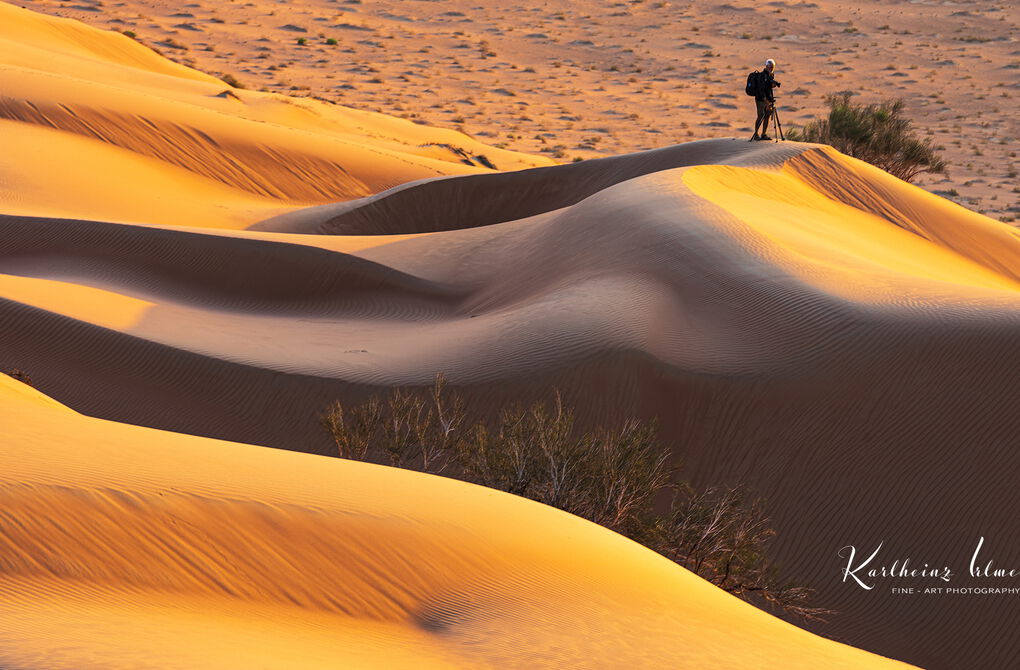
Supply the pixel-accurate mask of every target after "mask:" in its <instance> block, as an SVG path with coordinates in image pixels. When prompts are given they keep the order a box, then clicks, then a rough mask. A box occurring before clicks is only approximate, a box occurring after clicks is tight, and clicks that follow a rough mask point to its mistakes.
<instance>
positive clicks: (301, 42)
mask: <svg viewBox="0 0 1020 670" xmlns="http://www.w3.org/2000/svg"><path fill="white" fill-rule="evenodd" d="M297 44H298V46H299V47H303V46H304V45H306V44H308V38H307V37H299V38H297Z"/></svg>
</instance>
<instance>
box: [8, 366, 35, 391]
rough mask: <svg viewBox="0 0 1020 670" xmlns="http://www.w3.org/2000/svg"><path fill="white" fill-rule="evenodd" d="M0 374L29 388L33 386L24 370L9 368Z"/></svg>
mask: <svg viewBox="0 0 1020 670" xmlns="http://www.w3.org/2000/svg"><path fill="white" fill-rule="evenodd" d="M0 374H4V375H7V376H8V377H10V378H11V379H16V380H18V381H19V382H21V383H22V384H28V385H29V386H33V387H34V386H35V385H34V384H33V383H32V378H31V377H29V376H28V373H27V372H25V371H24V370H18V369H17V368H11V369H9V370H7V369H5V370H0Z"/></svg>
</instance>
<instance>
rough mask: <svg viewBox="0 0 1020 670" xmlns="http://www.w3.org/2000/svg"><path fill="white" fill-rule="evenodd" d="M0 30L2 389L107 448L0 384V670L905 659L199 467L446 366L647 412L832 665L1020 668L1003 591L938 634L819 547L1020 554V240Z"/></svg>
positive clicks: (301, 434) (617, 572)
mask: <svg viewBox="0 0 1020 670" xmlns="http://www.w3.org/2000/svg"><path fill="white" fill-rule="evenodd" d="M0 17H2V19H3V21H0V34H2V35H3V39H4V44H5V45H6V46H7V47H9V48H8V49H7V50H6V53H9V54H12V55H10V56H2V57H4V58H7V57H9V58H11V59H15V58H17V59H21V60H20V61H17V62H15V61H14V60H11V61H5V62H6V63H9V64H7V65H5V66H4V67H2V68H0V77H2V84H3V86H4V87H5V88H4V90H3V96H4V97H3V98H2V99H0V110H2V111H3V114H4V118H5V120H3V121H0V124H2V128H3V129H4V130H5V131H6V132H7V133H9V134H10V136H11V139H10V140H9V142H10V146H12V147H13V149H12V150H11V152H9V153H7V154H5V155H4V157H3V158H0V170H2V171H3V172H2V175H3V178H2V179H0V188H2V189H6V190H4V191H2V192H3V194H4V195H3V198H2V200H0V205H2V206H0V342H2V343H3V350H2V353H0V369H10V368H18V369H21V370H24V371H26V372H27V373H28V374H29V375H30V376H31V377H32V379H33V381H34V383H35V384H36V385H37V386H38V388H39V389H40V390H41V391H42V392H43V393H45V394H46V396H49V397H52V398H54V399H56V400H57V401H59V402H61V403H64V404H65V405H67V406H68V407H70V408H73V409H74V410H75V411H76V412H81V413H82V415H90V416H92V417H98V418H87V417H86V416H82V415H79V414H75V413H74V412H72V411H71V410H69V409H66V408H63V407H60V406H57V405H56V404H55V403H54V402H53V401H50V400H48V399H46V398H45V397H44V396H42V395H40V394H36V393H34V392H32V391H30V390H28V389H27V388H25V387H22V386H19V385H16V384H14V383H13V382H7V381H4V382H3V391H2V393H4V394H5V399H4V400H3V402H0V412H3V421H0V425H2V426H3V428H2V430H3V441H2V445H3V446H2V449H0V459H3V463H2V467H0V490H2V493H0V495H3V496H5V498H4V500H5V502H4V505H3V507H2V509H3V513H4V514H6V516H2V517H0V521H2V523H3V524H4V525H3V526H0V530H2V531H3V532H2V533H0V542H4V543H6V544H5V545H4V546H3V549H4V551H2V552H0V589H2V591H0V595H3V598H2V599H0V608H6V609H0V612H2V614H3V616H2V617H0V619H2V620H3V621H4V624H3V625H2V626H0V665H3V666H4V667H7V666H12V667H15V668H19V670H20V668H22V667H28V668H36V667H67V666H72V667H111V666H114V667H117V666H120V665H124V666H129V665H130V666H133V667H146V663H148V664H149V667H161V668H162V667H202V665H203V664H205V666H207V667H225V666H230V665H231V664H235V663H236V664H237V665H238V666H240V665H242V664H243V665H244V666H245V667H248V666H250V665H252V663H253V662H254V660H255V659H260V660H261V659H267V660H265V661H264V662H266V663H276V664H277V666H278V667H293V664H294V653H295V650H298V649H300V650H303V651H302V652H301V653H302V654H304V655H305V656H303V657H302V666H303V667H316V665H317V664H318V665H326V664H329V665H330V666H331V667H335V664H336V659H337V658H341V659H345V660H347V661H348V662H349V664H350V665H352V666H356V665H358V664H362V665H363V666H367V667H373V666H374V667H378V666H379V665H381V664H385V665H387V666H390V667H393V666H398V667H399V665H400V664H402V663H403V664H408V665H409V664H411V663H412V662H414V659H417V658H427V659H428V660H430V661H431V662H433V663H434V664H436V665H439V666H440V667H442V665H443V664H446V665H449V666H452V667H463V666H465V665H467V666H471V667H485V665H486V664H491V665H493V666H508V667H514V666H517V667H536V666H538V665H540V664H541V663H546V664H549V665H551V664H553V663H556V664H557V665H559V666H561V667H619V666H622V665H623V664H625V663H626V664H627V665H629V666H633V665H635V664H637V665H642V664H643V665H647V666H650V667H656V666H657V667H678V666H679V667H697V668H703V667H733V668H744V667H777V668H794V667H798V666H797V664H798V663H799V664H800V665H801V667H806V668H807V667H810V668H836V667H869V666H868V664H869V663H872V664H879V665H881V664H883V663H885V664H886V665H888V663H886V662H884V661H882V660H880V659H877V658H876V657H874V656H869V655H867V654H864V653H863V652H858V651H856V650H852V649H849V648H847V647H843V646H840V645H837V644H835V643H831V642H828V641H825V640H822V639H820V638H818V637H815V636H813V635H810V634H808V633H806V632H803V631H800V630H798V629H796V628H793V627H791V626H788V625H786V624H784V623H782V622H779V621H778V620H776V619H774V618H771V617H769V616H767V615H765V614H764V613H761V612H759V611H757V610H754V609H752V608H750V607H749V606H747V605H744V604H742V603H740V602H738V601H736V600H734V599H732V598H730V597H729V596H727V595H725V594H723V593H721V592H719V591H718V590H714V589H711V588H708V587H707V585H705V584H704V583H703V582H701V581H700V580H697V579H696V578H694V577H692V576H691V575H689V574H688V573H685V572H683V571H682V570H680V569H679V568H677V567H676V566H674V565H672V564H669V563H668V562H666V561H664V560H662V559H660V558H658V557H656V556H655V555H654V554H651V553H650V552H647V551H644V550H642V549H640V548H639V547H637V546H636V545H633V544H631V543H628V542H625V541H624V540H622V539H621V538H619V537H617V536H614V535H612V534H610V533H607V532H606V531H603V530H600V529H598V528H596V527H593V526H589V525H587V524H584V523H582V522H580V521H577V520H576V519H572V518H570V517H567V516H566V515H562V514H560V513H558V512H555V511H552V510H547V509H543V508H540V507H538V506H536V505H533V504H531V503H528V502H525V501H522V500H518V499H513V498H511V497H508V496H503V495H501V494H497V493H494V492H486V491H484V490H480V489H477V488H473V487H470V486H466V485H463V484H459V483H456V482H451V481H443V480H437V479H434V478H430V477H424V476H418V475H414V474H411V473H404V472H392V471H389V470H386V469H381V468H376V467H371V466H365V465H360V464H357V463H342V462H337V461H330V460H326V459H322V458H318V457H313V456H309V455H305V454H293V453H285V452H283V451H276V450H263V449H256V448H255V447H251V446H243V445H238V444H232V443H227V442H217V441H213V440H210V439H208V438H219V439H222V440H230V441H231V442H245V443H249V444H256V445H267V446H272V447H279V448H282V449H289V450H294V451H304V452H312V453H316V452H318V453H326V452H328V450H329V444H328V442H327V440H326V438H325V436H324V435H323V434H322V433H321V430H320V429H319V427H318V424H317V421H316V417H317V415H318V413H319V412H320V411H321V410H322V408H323V407H324V406H325V405H326V403H327V402H329V401H331V400H333V399H334V398H337V397H340V398H344V399H345V400H349V401H353V400H357V399H359V398H362V397H365V396H366V395H367V394H368V393H370V392H373V391H377V390H379V389H385V388H389V387H392V386H394V385H422V384H428V383H430V382H431V380H432V379H433V376H434V375H435V373H436V372H437V371H443V372H445V373H446V375H447V377H448V378H449V380H450V382H451V383H452V384H454V385H456V386H457V387H459V388H460V389H461V390H463V391H465V392H466V394H467V395H468V397H469V398H470V400H471V402H472V404H473V405H474V406H475V408H476V409H479V410H481V411H491V410H492V409H494V408H496V407H499V406H501V405H502V404H503V403H504V402H506V401H508V400H511V399H514V400H517V399H525V400H527V399H532V398H538V397H547V396H548V394H549V392H550V389H552V388H553V387H558V388H560V389H562V390H563V392H564V393H565V395H566V396H567V397H568V398H569V399H570V400H571V401H572V402H573V403H575V404H576V405H577V406H578V410H579V412H580V420H581V421H582V422H588V423H591V422H593V421H595V420H596V419H598V420H616V419H620V418H623V417H629V416H635V415H637V416H645V417H651V416H657V417H659V419H660V420H661V422H662V429H663V433H664V436H665V437H666V438H667V440H668V441H669V442H670V443H671V444H672V447H673V449H674V452H675V455H676V456H677V457H678V458H679V459H682V460H683V462H684V463H685V465H686V469H687V473H688V475H689V476H690V477H691V478H692V479H693V480H694V481H695V483H697V484H709V485H714V484H724V483H732V484H736V483H743V484H747V485H750V486H752V487H753V488H755V489H756V490H757V491H758V492H760V493H762V494H763V495H764V496H765V497H766V498H767V500H768V505H769V512H770V513H771V515H772V516H773V519H774V525H775V528H776V529H777V531H778V538H777V540H776V542H775V546H774V548H775V551H776V555H777V558H778V559H779V561H780V562H781V564H782V568H783V571H784V575H785V576H788V577H790V578H791V579H793V580H795V581H796V582H798V583H801V584H804V585H806V586H810V587H813V588H815V589H817V590H818V598H817V600H818V603H819V604H821V605H823V606H825V607H830V608H833V609H836V610H838V611H839V614H838V615H837V616H835V617H834V618H833V620H832V621H831V622H830V623H829V624H827V625H825V626H824V627H819V628H817V629H816V630H818V631H819V632H822V633H824V634H825V635H827V636H832V637H836V638H838V639H840V640H841V641H845V642H848V643H850V644H853V645H854V646H857V647H861V648H864V649H867V650H869V651H872V652H875V653H880V654H882V655H884V656H889V657H892V658H898V659H901V660H903V661H907V662H910V663H915V664H918V665H921V666H924V667H928V668H932V669H938V668H961V667H975V668H1000V667H1005V666H1006V665H1008V663H1009V662H1011V660H1012V659H1015V658H1016V657H1017V655H1018V654H1020V648H1018V645H1020V642H1018V639H1017V638H1016V637H1015V636H1014V635H1013V631H1014V629H1015V628H1016V624H1017V623H1018V621H1017V617H1016V608H1015V607H1012V606H1011V604H1010V601H1009V600H1007V599H995V598H991V599H986V598H969V597H960V598H942V599H938V600H935V601H930V602H929V603H928V604H926V606H924V607H920V606H919V605H918V603H917V601H916V600H913V601H912V600H909V599H906V598H903V597H899V596H896V595H893V594H890V593H888V592H864V591H862V590H860V589H858V588H857V587H854V586H852V585H848V584H845V583H843V582H842V581H841V580H840V578H839V569H840V563H841V562H840V560H839V559H838V558H837V556H836V552H837V551H838V549H839V548H840V547H842V546H844V545H846V544H848V543H856V544H859V545H862V546H867V545H871V546H874V545H875V544H877V542H878V541H880V540H885V541H886V542H887V546H888V548H889V551H890V553H893V554H895V553H900V554H906V553H909V552H911V551H914V550H916V548H918V547H921V548H922V549H925V548H931V551H933V552H935V553H936V554H938V555H935V556H933V557H932V558H931V560H932V561H941V560H949V558H948V557H950V556H958V555H965V554H966V551H967V549H968V548H972V547H973V542H974V540H975V533H980V534H983V535H985V536H987V537H989V538H992V541H993V542H994V543H995V545H996V546H997V547H998V552H999V553H998V560H999V561H1000V562H1001V563H1002V564H1004V565H1009V564H1010V562H1011V561H1013V562H1014V563H1017V564H1020V556H1013V555H1010V553H1009V552H1010V551H1014V552H1015V548H1013V547H1011V546H1010V545H1009V542H1010V539H1011V538H1014V537H1016V534H1017V532H1018V531H1020V526H1018V525H1017V523H1018V522H1017V519H1018V518H1020V516H1018V514H1017V512H1018V511H1020V509H1018V508H1017V499H1016V496H1015V490H1014V489H1015V487H1014V482H1013V481H1012V479H1013V474H1014V473H1015V472H1016V471H1017V469H1018V468H1020V455H1018V454H1020V452H1017V450H1016V448H1015V447H1016V439H1017V438H1016V435H1017V434H1020V413H1017V412H1016V407H1017V406H1018V400H1020V397H1018V392H1017V390H1016V388H1015V382H1016V371H1017V370H1018V369H1020V346H1018V345H1020V310H1018V307H1020V292H1018V289H1020V236H1018V234H1017V231H1016V230H1015V229H1013V228H1011V227H1009V226H1007V225H1005V224H1002V223H999V222H996V221H993V220H991V219H988V218H985V217H983V216H980V215H978V214H975V213H973V212H969V211H967V210H965V209H963V208H961V207H959V206H957V205H955V204H953V203H951V202H948V201H946V200H944V199H942V198H939V197H937V196H934V195H931V194H929V193H926V192H924V191H922V190H921V189H919V188H915V187H913V186H909V185H907V184H905V183H903V182H900V181H898V180H896V179H894V178H892V177H890V176H888V175H886V174H885V173H882V172H880V171H878V170H876V169H874V168H872V167H869V166H867V165H865V164H862V163H860V162H858V161H855V160H853V159H849V158H847V157H845V156H842V155H840V154H838V153H836V152H835V151H833V150H831V149H829V148H826V147H820V146H813V145H804V144H777V145H772V144H762V143H756V144H751V143H748V142H746V141H743V140H737V139H714V140H704V141H699V142H690V143H686V144H682V145H674V146H667V147H663V148H661V149H656V150H652V151H647V152H638V153H631V154H623V155H620V156H614V157H609V158H603V159H598V160H591V161H584V162H580V163H573V164H568V165H544V164H545V163H546V162H547V161H545V160H543V159H532V158H529V157H527V156H523V155H520V154H510V153H497V152H496V151H494V150H490V148H487V147H484V146H482V145H469V144H464V145H463V146H465V147H467V148H468V149H470V151H469V153H470V154H471V155H474V154H476V153H478V154H482V153H484V154H486V155H487V156H488V157H489V158H492V159H493V160H494V161H495V163H496V164H497V166H498V167H501V168H502V167H521V166H524V165H537V166H538V167H534V168H532V169H527V170H521V171H515V172H497V171H492V170H489V169H487V168H484V167H479V166H477V165H467V164H464V163H460V162H458V161H459V159H458V158H457V157H456V154H451V156H450V158H449V159H448V160H444V159H442V158H439V157H437V155H435V154H436V152H437V151H439V152H442V151H444V150H443V149H442V148H437V147H435V146H432V147H420V146H418V144H421V140H422V139H424V138H425V137H432V136H434V132H433V130H432V129H428V128H425V127H422V126H418V125H415V124H412V123H410V122H405V121H400V120H388V119H385V118H384V117H382V116H381V115H372V114H363V113H359V112H355V111H353V110H344V109H342V108H337V107H333V106H327V105H325V104H321V103H316V102H314V101H298V102H294V101H289V102H288V101H287V100H286V99H284V98H282V97H280V96H276V95H270V94H260V93H252V92H245V91H231V92H230V95H228V96H226V97H219V93H221V92H222V91H223V90H225V89H224V87H223V85H222V84H221V83H217V81H216V80H214V79H213V78H211V77H208V76H206V75H201V74H199V73H194V72H192V71H189V70H186V69H183V68H180V67H179V66H176V65H171V64H167V63H164V62H163V61H160V60H159V59H154V58H155V57H154V56H152V55H151V54H150V53H149V52H147V51H145V50H144V49H143V48H142V47H139V46H138V45H136V44H134V43H133V42H131V41H130V40H127V38H124V37H122V36H115V35H110V34H108V33H101V32H99V31H94V30H91V29H88V28H84V27H81V26H79V25H77V24H74V23H71V22H65V21H57V20H53V19H42V18H38V17H35V16H34V15H32V14H31V13H29V12H26V11H23V10H20V9H16V8H14V7H11V6H8V5H0ZM23 36H27V37H23ZM38 50H42V51H44V52H45V57H43V56H42V55H40V54H39V51H38ZM55 84H58V85H55ZM233 96H237V97H236V98H235V97H233ZM366 138H367V139H366ZM455 139H456V143H457V144H458V146H460V142H466V138H463V137H462V136H457V137H456V138H455ZM33 147H41V148H42V149H53V150H54V151H63V152H66V153H65V154H64V155H65V156H66V157H67V158H68V159H69V160H70V159H71V158H75V159H77V158H80V159H81V161H83V162H82V163H81V164H80V165H79V166H78V168H77V169H73V165H74V164H73V163H70V162H65V163H59V162H58V163H55V164H54V163H48V162H47V161H52V156H53V154H52V152H49V153H47V152H46V151H35V152H33ZM82 166H97V167H96V169H95V170H90V169H87V168H86V167H82ZM100 168H101V169H102V170H104V171H105V170H108V171H109V172H102V171H100ZM90 172H92V174H89V173H90ZM125 190H129V191H130V193H126V194H125V193H124V191H125ZM359 195H363V196H364V197H357V196H359ZM335 200H340V201H341V202H332V201H335ZM302 205H309V206H307V207H305V206H302ZM100 419H108V420H113V421H116V422H119V423H112V422H110V421H103V420H100ZM124 424H136V426H130V425H124ZM137 426H148V428H141V427H137ZM153 429H162V430H164V431H174V432H176V433H188V434H190V436H184V435H176V434H171V433H168V432H161V431H159V430H153ZM194 436H202V437H194ZM383 491H398V492H399V495H397V494H394V495H386V494H385V493H381V492H383ZM423 500H426V501H428V503H429V504H428V505H424V504H422V501H423ZM11 512H13V513H11ZM238 519H240V520H243V521H244V522H243V523H236V520H238ZM497 529H498V533H497V532H496V530H497ZM546 538H548V539H546ZM369 540H371V542H370V541H369ZM376 540H378V541H376ZM244 547H248V548H249V549H244ZM412 549H413V551H414V554H413V555H412V556H411V557H409V556H408V554H407V553H406V552H408V551H412ZM578 556H584V557H588V558H590V560H589V561H585V562H582V563H578V562H576V558H577V557H578ZM621 566H622V567H621ZM963 582H964V583H962V584H960V585H961V586H967V585H970V584H967V583H966V580H963ZM15 612H17V614H18V616H17V617H14V616H13V613H15ZM12 619H13V623H8V622H9V621H11V620H12ZM167 631H171V633H172V634H170V635H168V634H167ZM178 639H187V640H189V644H188V645H182V644H178V643H177V640H178ZM56 640H59V641H60V643H59V645H58V644H57V642H56ZM224 642H227V643H226V644H224ZM147 659H148V660H147ZM153 659H155V660H153ZM585 659H588V660H585ZM590 659H597V660H594V661H592V660H590ZM586 663H588V664H589V665H586Z"/></svg>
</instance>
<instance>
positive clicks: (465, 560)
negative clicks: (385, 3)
mask: <svg viewBox="0 0 1020 670" xmlns="http://www.w3.org/2000/svg"><path fill="white" fill-rule="evenodd" d="M22 386H23V385H20V384H19V383H18V382H15V381H13V380H10V379H9V378H7V377H3V376H0V419H2V424H0V425H3V426H4V429H3V431H4V439H3V445H4V446H3V448H2V449H0V500H2V506H0V509H2V510H3V513H2V514H0V619H2V620H3V621H4V625H3V626H2V627H0V664H3V665H4V667H9V668H29V667H30V668H33V669H43V668H66V667H72V666H73V667H78V668H98V667H103V668H111V667H119V666H121V665H124V666H130V667H159V668H233V667H237V668H249V667H252V664H253V663H255V662H256V661H257V666H258V667H263V668H277V667H278V668H293V667H295V666H296V665H299V666H300V667H303V668H318V667H323V668H326V667H331V668H335V667H337V664H338V663H339V664H342V665H343V667H466V666H468V667H530V668H539V667H578V668H581V667H622V666H623V665H624V664H637V665H638V666H640V667H698V668H747V667H757V668H784V669H790V668H819V667H825V668H833V669H837V668H906V667H908V666H906V665H904V664H902V663H898V662H894V661H889V660H886V659H882V658H880V657H878V656H874V655H872V654H868V653H866V652H863V651H860V650H857V649H854V648H851V647H848V646H844V645H841V644H837V643H835V642H831V641H828V640H824V639H822V638H819V637H816V636H814V635H811V634H809V633H807V632H804V631H802V630H800V629H798V628H796V627H794V626H791V625H789V624H786V623H784V622H782V621H780V620H778V619H775V618H774V617H771V616H769V615H767V614H765V613H764V612H761V611H759V610H757V609H755V608H753V607H751V606H750V605H747V604H746V603H743V602H742V601H739V600H738V599H736V598H734V597H732V596H730V595H728V594H725V593H723V592H722V591H720V590H718V589H716V588H715V587H712V586H711V585H709V584H708V583H707V582H704V581H703V580H701V579H699V578H697V577H695V576H694V575H692V574H691V573H689V572H687V571H686V570H683V569H682V568H680V567H678V566H676V565H674V564H672V563H670V562H669V561H667V560H665V559H663V558H661V557H659V556H658V555H656V554H654V553H652V552H650V551H648V550H646V549H644V548H642V547H640V546H638V545H636V544H634V543H632V542H630V541H628V540H626V539H624V538H622V537H620V536H617V535H615V534H613V533H611V532H609V531H606V530H605V529H602V528H600V527H598V526H594V525H592V524H589V523H587V522H584V521H582V520H580V519H577V518H575V517H571V516H569V515H567V514H564V513H561V512H559V511H557V510H554V509H551V508H546V507H544V506H541V505H538V504H536V503H532V502H530V501H526V500H523V499H520V498H516V497H513V496H509V495H506V494H502V493H498V492H495V491H490V490H487V489H483V488H480V487H475V486H472V485H468V484H463V483H460V482H456V481H453V480H447V479H442V478H437V477H431V476H426V475H420V474H417V473H412V472H407V471H400V470H394V469H390V468H384V467H381V466H373V465H366V464H360V463H355V462H346V461H338V460H332V459H324V458H322V457H312V456H305V455H301V454H294V453H290V452H283V451H278V450H269V449H262V448H258V447H252V446H248V445H242V444H235V443H228V442H217V441H213V440H208V439H203V438H197V437H191V436H185V435H179V434H173V433H166V432H161V431H156V430H152V429H146V428H139V427H133V426H127V425H123V424H117V423H113V422H107V421H102V420H98V419H92V418H88V417H84V416H81V415H78V414H76V413H74V412H72V411H70V410H68V409H66V408H63V407H60V406H58V405H55V404H54V403H52V402H51V401H49V400H48V399H47V398H45V396H42V395H41V394H39V393H37V392H35V391H32V390H31V389H27V387H25V388H23V387H22Z"/></svg>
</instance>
